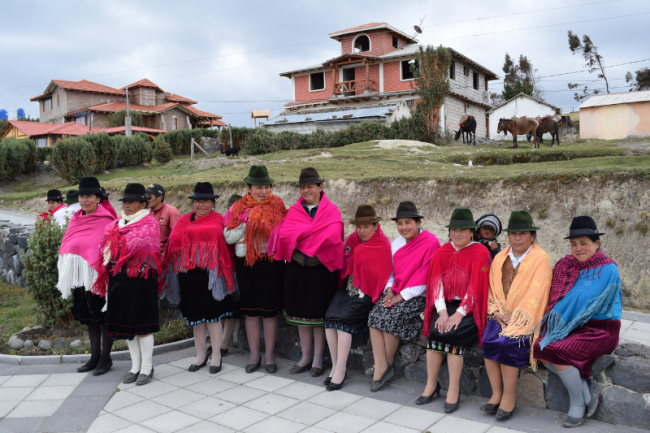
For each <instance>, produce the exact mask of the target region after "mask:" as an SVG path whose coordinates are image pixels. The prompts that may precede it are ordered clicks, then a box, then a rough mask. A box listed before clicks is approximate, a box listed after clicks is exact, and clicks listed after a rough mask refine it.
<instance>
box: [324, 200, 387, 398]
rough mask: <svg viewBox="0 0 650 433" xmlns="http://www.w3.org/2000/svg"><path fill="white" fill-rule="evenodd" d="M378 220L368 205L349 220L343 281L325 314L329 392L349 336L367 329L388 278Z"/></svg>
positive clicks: (341, 374) (341, 368) (338, 384)
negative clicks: (330, 357) (329, 363)
mask: <svg viewBox="0 0 650 433" xmlns="http://www.w3.org/2000/svg"><path fill="white" fill-rule="evenodd" d="M379 221H381V218H380V217H378V216H377V213H376V212H375V208H374V207H372V206H371V205H361V206H359V207H358V208H357V212H356V213H355V215H354V219H353V220H350V224H354V225H355V226H356V230H355V231H354V233H352V234H351V235H350V236H348V239H347V240H346V241H345V253H344V256H343V268H342V269H341V272H340V276H341V279H342V280H343V284H342V286H341V288H340V289H339V291H338V292H336V294H335V295H334V299H333V300H332V303H331V304H330V306H329V308H328V309H327V312H326V313H325V334H326V336H327V345H328V346H329V349H330V354H331V355H332V371H331V373H330V375H329V377H328V378H327V379H325V382H324V384H325V385H326V386H327V390H328V391H335V390H338V389H341V388H342V387H343V382H344V381H345V376H346V374H347V371H346V364H347V361H348V355H349V354H350V347H351V346H352V335H353V334H360V333H363V332H366V331H367V330H368V315H369V314H370V310H372V307H373V305H374V304H375V302H377V300H378V299H379V297H380V296H381V294H382V292H383V290H384V287H386V282H387V281H388V278H389V277H390V273H391V270H392V264H393V263H392V259H391V252H390V241H389V240H388V238H387V237H386V235H385V234H384V232H383V231H382V230H381V227H380V226H379Z"/></svg>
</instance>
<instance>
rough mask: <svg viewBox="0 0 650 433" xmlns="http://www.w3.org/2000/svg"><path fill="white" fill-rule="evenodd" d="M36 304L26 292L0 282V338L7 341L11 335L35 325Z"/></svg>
mask: <svg viewBox="0 0 650 433" xmlns="http://www.w3.org/2000/svg"><path fill="white" fill-rule="evenodd" d="M35 307H36V303H35V302H34V299H33V298H32V297H31V295H30V294H29V293H27V290H25V289H21V288H20V287H18V286H10V285H9V284H5V283H3V282H0V338H1V339H2V340H3V341H7V340H8V339H9V337H10V336H11V334H14V333H16V332H20V331H21V330H22V329H23V328H24V327H26V326H29V327H32V326H34V325H35V321H36V315H35V314H34V308H35Z"/></svg>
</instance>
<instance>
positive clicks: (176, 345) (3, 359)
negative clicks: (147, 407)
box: [0, 338, 194, 365]
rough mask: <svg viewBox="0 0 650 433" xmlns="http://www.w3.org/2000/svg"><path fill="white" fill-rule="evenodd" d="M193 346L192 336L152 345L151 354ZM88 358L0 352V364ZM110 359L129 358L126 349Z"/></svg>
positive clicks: (69, 361) (83, 356)
mask: <svg viewBox="0 0 650 433" xmlns="http://www.w3.org/2000/svg"><path fill="white" fill-rule="evenodd" d="M191 346H194V338H188V339H187V340H181V341H174V342H173V343H166V344H161V345H160V346H154V348H153V354H154V355H160V354H161V353H167V352H174V351H176V350H181V349H185V348H188V347H191ZM89 359H90V354H87V353H84V354H81V355H46V356H20V355H2V354H0V364H14V365H17V364H18V365H34V364H79V363H82V362H86V361H88V360H89ZM111 359H114V360H117V361H125V360H129V359H131V355H130V354H129V351H128V350H122V351H120V352H112V353H111Z"/></svg>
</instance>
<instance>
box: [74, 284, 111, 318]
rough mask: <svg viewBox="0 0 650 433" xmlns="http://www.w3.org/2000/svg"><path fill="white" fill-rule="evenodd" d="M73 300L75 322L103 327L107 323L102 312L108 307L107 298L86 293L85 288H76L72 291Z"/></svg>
mask: <svg viewBox="0 0 650 433" xmlns="http://www.w3.org/2000/svg"><path fill="white" fill-rule="evenodd" d="M72 300H73V305H72V313H73V314H74V320H76V321H77V322H79V323H81V324H82V325H103V324H105V323H106V314H105V313H103V312H102V308H104V305H106V299H105V298H102V297H100V296H99V295H94V294H93V293H92V292H88V291H86V288H85V287H75V288H74V289H73V290H72Z"/></svg>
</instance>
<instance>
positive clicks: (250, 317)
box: [224, 165, 287, 373]
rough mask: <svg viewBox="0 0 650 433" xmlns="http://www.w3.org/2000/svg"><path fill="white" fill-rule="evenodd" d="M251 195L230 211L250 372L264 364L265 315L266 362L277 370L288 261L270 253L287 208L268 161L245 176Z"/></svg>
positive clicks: (228, 240)
mask: <svg viewBox="0 0 650 433" xmlns="http://www.w3.org/2000/svg"><path fill="white" fill-rule="evenodd" d="M244 182H246V184H247V187H246V190H247V191H246V195H245V196H244V197H243V198H242V199H240V200H238V201H237V202H235V204H233V205H232V208H231V209H230V211H229V213H228V214H226V227H225V229H224V236H225V238H226V243H227V244H230V245H233V244H234V245H235V273H236V276H237V284H238V285H239V308H240V311H241V314H242V315H245V316H246V336H247V337H248V345H249V347H250V359H249V362H248V365H246V372H247V373H252V372H254V371H256V370H257V369H258V368H260V367H261V365H262V357H261V355H260V338H261V328H260V318H262V322H264V345H265V347H266V352H265V353H264V358H265V362H264V363H265V368H266V371H267V372H269V373H275V372H276V371H277V367H276V365H275V355H274V354H273V350H274V348H275V341H276V338H277V332H278V314H279V313H280V312H281V311H282V296H283V293H284V270H285V262H284V261H280V260H273V259H272V258H271V257H269V256H268V254H267V253H266V243H267V242H268V240H269V237H271V233H272V232H273V229H274V228H275V226H277V225H278V224H279V223H280V221H282V220H283V219H284V216H285V214H286V213H287V210H286V208H285V207H284V203H283V202H282V199H281V198H280V197H277V196H275V195H273V190H272V187H273V179H271V178H270V177H269V172H268V171H267V169H266V167H265V166H263V165H253V166H252V167H251V168H250V171H249V172H248V176H247V177H246V178H245V179H244Z"/></svg>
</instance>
